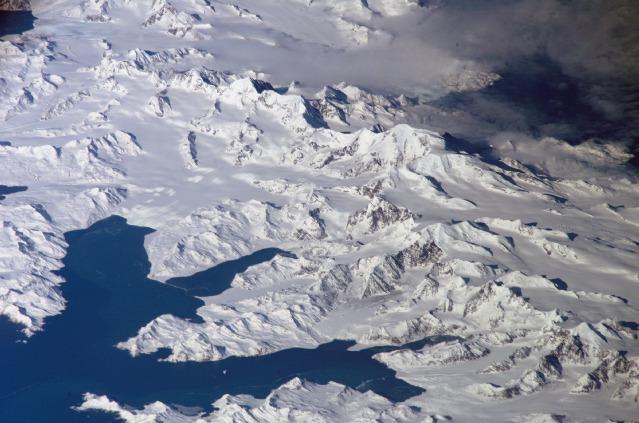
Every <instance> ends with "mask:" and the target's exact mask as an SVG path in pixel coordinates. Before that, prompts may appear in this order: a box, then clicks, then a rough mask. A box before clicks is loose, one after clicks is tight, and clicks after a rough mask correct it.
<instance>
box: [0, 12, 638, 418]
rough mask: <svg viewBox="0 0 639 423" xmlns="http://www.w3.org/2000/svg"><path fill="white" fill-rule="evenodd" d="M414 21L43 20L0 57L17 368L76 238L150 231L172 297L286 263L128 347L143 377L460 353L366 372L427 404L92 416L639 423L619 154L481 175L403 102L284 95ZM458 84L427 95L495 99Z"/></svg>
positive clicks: (406, 97) (631, 238) (314, 92)
mask: <svg viewBox="0 0 639 423" xmlns="http://www.w3.org/2000/svg"><path fill="white" fill-rule="evenodd" d="M421 3H423V2H418V1H411V0H368V1H359V0H342V1H339V0H316V1H313V0H265V1H248V0H233V1H214V0H136V1H133V0H55V1H53V0H52V1H41V2H39V1H32V8H33V13H34V15H35V16H37V17H38V21H37V23H36V28H35V29H34V30H32V31H29V32H27V33H25V34H23V35H16V36H9V37H5V39H4V40H1V41H0V93H1V95H0V97H1V98H2V100H1V101H0V121H2V124H1V125H0V140H1V141H0V164H1V165H2V169H3V170H2V173H1V174H0V184H2V185H6V186H26V187H27V190H26V191H22V192H18V193H13V194H10V195H7V196H6V198H5V199H2V200H0V219H1V220H2V227H1V229H0V314H2V315H4V316H6V317H7V318H9V319H10V320H11V321H13V322H15V323H17V324H18V325H20V327H21V328H22V330H23V332H24V334H25V335H26V336H27V340H26V342H29V341H28V337H29V336H34V334H37V332H39V331H46V330H47V325H46V323H47V318H49V317H51V316H54V315H56V314H59V313H64V309H65V298H64V297H63V295H61V291H60V285H61V284H63V283H64V282H65V281H64V280H63V279H62V278H61V277H60V276H58V275H57V274H56V270H58V269H59V268H60V267H61V266H62V262H61V260H62V258H63V257H64V255H65V251H66V244H65V240H64V235H63V234H64V233H65V232H67V231H70V230H74V229H80V228H85V227H87V226H88V225H90V224H91V223H93V222H95V221H97V220H100V219H101V218H104V217H107V216H109V215H112V214H118V215H122V216H124V217H125V218H127V219H128V221H129V222H131V223H132V224H136V225H142V226H149V227H152V228H154V229H156V232H155V233H153V234H152V235H149V236H148V237H147V238H146V243H145V248H146V250H147V252H148V255H149V259H150V261H151V274H150V277H151V278H153V279H156V280H159V281H166V280H167V279H169V278H173V277H176V276H185V275H190V274H193V273H195V272H197V271H201V270H204V269H207V268H209V267H212V266H214V265H216V264H219V263H222V262H224V261H227V260H232V259H236V258H238V257H242V256H245V255H247V254H249V253H251V252H254V251H256V250H259V249H261V248H265V247H277V248H280V249H283V250H286V251H289V252H291V253H293V255H291V256H284V255H280V256H276V257H275V258H274V259H272V260H271V261H269V262H267V263H262V264H260V265H257V266H254V267H251V268H249V269H248V270H247V271H246V272H244V273H242V274H239V275H238V276H236V278H235V279H234V280H233V282H232V287H231V288H230V289H229V290H227V291H225V292H223V293H222V294H220V295H217V296H214V297H206V298H204V301H205V305H204V306H203V307H202V308H200V309H199V310H198V314H199V315H200V316H201V317H202V319H203V323H198V322H192V321H187V320H183V319H180V318H178V317H175V316H172V315H163V316H159V317H157V318H156V319H154V320H152V321H150V322H148V324H147V325H145V326H144V327H141V328H140V329H139V331H138V333H137V335H135V336H134V337H132V338H130V339H122V340H121V342H120V343H119V344H118V345H117V348H121V349H124V350H127V351H128V352H130V354H132V355H134V356H135V355H141V354H150V353H153V352H156V351H158V350H159V349H161V348H168V349H169V350H170V351H171V354H170V355H169V356H168V358H167V360H169V361H174V362H180V361H215V360H221V359H224V358H226V357H231V356H255V355H264V354H268V353H271V352H275V351H280V350H283V349H287V348H292V347H308V348H313V347H316V346H318V345H319V344H321V343H324V342H327V341H330V340H334V339H348V340H355V341H356V342H357V346H359V347H363V346H372V345H402V344H405V343H407V342H411V341H416V340H419V339H422V338H424V337H427V336H432V335H451V336H455V337H457V340H454V341H449V342H446V343H441V344H437V345H426V346H424V347H423V348H421V349H419V350H409V349H406V350H397V351H392V352H385V353H379V354H377V355H376V356H375V359H376V360H378V361H380V362H381V363H384V364H385V365H386V366H388V367H390V368H391V369H394V370H396V371H397V374H398V376H399V377H400V378H402V379H404V380H406V381H408V382H409V383H411V384H413V385H415V386H419V387H422V388H424V389H426V392H425V393H424V394H422V395H420V396H417V397H414V398H411V399H409V400H407V401H405V402H403V403H393V402H391V401H389V400H387V399H385V398H383V397H381V396H379V395H376V394H373V393H371V392H368V393H361V392H358V391H356V390H352V389H350V388H347V387H345V386H342V385H339V384H337V383H333V382H332V383H329V384H327V385H321V384H314V383H310V382H307V381H304V380H303V379H293V380H291V381H288V382H286V383H284V384H283V385H282V386H281V387H279V388H278V389H276V390H275V391H273V392H272V393H271V394H270V395H269V396H268V398H266V399H256V398H252V397H248V396H245V395H239V396H225V397H223V398H222V399H220V400H218V401H217V402H216V403H215V407H216V410H215V411H214V413H212V414H210V415H199V416H197V417H193V416H188V415H186V414H182V413H181V412H180V410H179V409H177V408H174V407H171V406H170V405H167V404H162V403H153V404H149V405H148V406H146V407H145V408H144V409H140V410H134V409H130V408H129V407H127V406H126V404H117V403H116V402H114V401H111V400H109V399H108V398H107V397H104V396H98V395H94V394H93V393H87V394H86V396H85V400H84V402H83V403H82V404H78V410H79V412H81V410H87V409H101V410H106V411H111V412H114V413H117V414H118V415H119V417H121V418H122V419H124V420H126V421H131V422H138V421H166V422H171V421H209V420H210V421H441V420H444V421H445V420H450V419H452V420H455V421H539V422H541V421H604V420H606V419H611V420H614V421H618V420H632V418H633V417H634V418H636V417H637V414H636V410H637V401H638V400H639V341H638V335H639V334H638V331H639V324H638V323H637V322H639V260H638V259H637V258H638V254H639V184H637V181H636V179H635V177H634V176H633V175H632V174H631V173H625V172H624V171H623V170H620V169H622V167H623V164H624V163H625V162H626V161H627V160H628V159H629V158H630V155H629V153H628V152H627V151H625V150H624V149H623V148H622V147H617V146H614V145H607V146H601V145H598V144H596V143H593V142H585V143H582V144H580V145H577V146H571V145H568V144H566V143H564V142H562V141H561V140H556V139H549V138H546V139H542V140H538V144H536V147H535V148H543V149H544V150H545V154H547V155H548V156H553V157H561V158H562V162H560V163H559V164H558V163H557V162H554V163H553V164H552V165H546V163H545V162H544V161H541V160H540V161H535V162H533V161H528V160H527V158H534V157H535V152H534V151H533V152H532V153H531V152H529V151H527V149H531V147H530V146H523V145H522V146H519V145H516V144H511V148H502V149H500V150H499V157H495V156H490V157H489V156H488V155H486V154H483V155H480V154H471V153H469V152H466V151H464V149H461V148H459V145H458V144H457V143H456V142H455V138H454V137H452V136H450V135H448V134H440V133H437V132H434V131H432V130H429V129H428V126H427V125H425V124H424V122H422V121H420V120H418V119H416V117H415V113H416V112H415V110H416V107H415V106H416V105H417V103H418V102H419V99H418V98H417V96H415V95H411V93H404V94H401V95H400V94H388V93H380V92H377V91H369V90H366V89H364V88H360V87H357V86H354V85H351V84H350V83H349V81H348V80H346V81H344V82H339V81H335V83H332V84H330V85H327V86H325V87H315V86H313V84H312V83H309V82H308V79H305V78H307V76H305V75H303V74H300V76H299V78H295V79H298V80H300V81H303V82H301V83H300V82H296V81H295V80H286V78H287V77H288V76H289V75H290V74H293V73H294V72H295V69H296V67H295V65H296V64H295V61H294V60H293V59H292V58H291V57H290V56H291V55H289V57H288V60H289V63H287V64H284V65H283V64H282V61H283V60H284V57H286V56H285V54H286V53H285V52H286V51H287V49H288V48H289V47H288V46H289V45H290V44H295V45H297V46H302V47H301V48H303V49H308V50H309V51H313V49H315V50H316V51H333V50H334V51H358V50H359V49H366V48H368V47H367V46H369V45H370V46H379V45H387V46H389V48H392V46H393V39H394V33H393V32H392V31H391V30H390V29H388V28H392V25H390V24H388V23H389V22H393V20H394V19H398V17H402V16H408V15H410V14H415V13H428V8H429V7H436V5H430V6H425V5H423V4H421ZM387 24H388V25H387ZM297 48H300V47H297ZM265 52H272V54H273V56H274V59H271V60H269V58H268V57H267V56H268V55H267V54H266V53H265ZM244 55H246V57H243V56H244ZM273 60H274V61H278V60H279V61H280V62H278V63H274V62H273ZM282 66H285V67H287V68H288V71H287V72H286V74H282V73H278V72H277V71H278V69H280V67H282ZM468 66H469V65H468V64H460V66H459V67H457V68H453V69H448V70H447V72H446V73H445V74H443V76H442V78H441V79H440V86H439V87H438V89H441V90H454V91H466V90H476V89H480V88H482V87H484V86H487V85H489V84H491V83H493V82H494V81H495V80H497V79H498V78H499V75H496V74H492V73H490V72H484V71H482V70H481V69H480V68H477V69H471V68H469V67H468ZM304 68H305V65H303V64H300V66H299V69H300V70H299V72H300V73H303V72H304ZM282 75H284V76H282ZM418 122H419V123H418ZM533 150H534V149H533ZM611 169H612V170H611Z"/></svg>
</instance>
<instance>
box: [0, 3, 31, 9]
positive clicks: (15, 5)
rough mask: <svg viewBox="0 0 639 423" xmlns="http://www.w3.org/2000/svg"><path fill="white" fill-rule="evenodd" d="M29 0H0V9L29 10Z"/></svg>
mask: <svg viewBox="0 0 639 423" xmlns="http://www.w3.org/2000/svg"><path fill="white" fill-rule="evenodd" d="M29 10H31V2H30V0H0V11H12V12H14V11H25V12H26V11H29Z"/></svg>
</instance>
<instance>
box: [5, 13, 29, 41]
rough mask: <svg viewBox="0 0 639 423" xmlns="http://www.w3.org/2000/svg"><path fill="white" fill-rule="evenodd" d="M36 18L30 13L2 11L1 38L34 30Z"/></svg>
mask: <svg viewBox="0 0 639 423" xmlns="http://www.w3.org/2000/svg"><path fill="white" fill-rule="evenodd" d="M35 21H36V17H35V16H33V13H31V12H30V11H24V10H0V37H4V36H5V35H11V34H22V33H23V32H26V31H29V30H31V29H33V24H34V22H35Z"/></svg>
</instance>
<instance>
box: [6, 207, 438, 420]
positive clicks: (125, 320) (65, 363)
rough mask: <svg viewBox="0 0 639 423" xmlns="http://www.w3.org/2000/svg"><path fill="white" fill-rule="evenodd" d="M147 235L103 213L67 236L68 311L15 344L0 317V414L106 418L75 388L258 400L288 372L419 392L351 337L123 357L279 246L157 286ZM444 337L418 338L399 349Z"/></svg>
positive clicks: (118, 396)
mask: <svg viewBox="0 0 639 423" xmlns="http://www.w3.org/2000/svg"><path fill="white" fill-rule="evenodd" d="M151 232H152V230H151V229H148V228H143V227H136V226H130V225H128V224H127V223H126V221H125V220H124V219H123V218H121V217H111V218H108V219H105V220H103V221H100V222H98V223H96V224H94V225H93V226H91V227H90V228H88V229H86V230H81V231H74V232H69V233H67V234H66V240H67V242H68V244H69V248H68V253H67V256H66V257H65V259H64V268H63V269H62V270H61V271H60V274H61V275H62V276H63V277H64V278H65V279H66V281H67V282H66V283H65V284H63V286H62V291H63V295H64V297H65V298H66V299H67V300H68V303H67V309H66V310H65V311H64V313H62V314H61V315H59V316H55V317H52V318H50V319H48V321H47V324H46V327H45V331H44V332H41V333H38V334H36V335H35V336H33V337H32V338H31V339H29V340H28V342H26V343H25V342H16V341H19V338H20V336H19V335H18V334H17V331H16V328H15V327H14V326H13V325H10V324H8V323H7V322H2V324H0V375H2V376H1V379H0V421H2V422H5V421H6V422H40V421H43V422H44V421H46V422H74V421H87V420H89V421H111V419H112V418H113V416H111V415H107V414H101V413H78V412H75V411H73V410H72V409H71V408H70V407H71V406H73V405H78V404H79V403H80V402H81V400H82V394H83V393H84V392H93V393H96V394H105V395H109V396H110V397H111V398H113V399H115V400H117V401H120V402H122V403H125V404H129V405H132V406H136V407H139V406H142V405H143V404H145V403H149V402H151V401H155V400H160V401H164V402H166V403H169V404H176V405H183V406H196V407H201V408H203V409H209V407H210V404H211V402H212V401H214V400H215V399H217V398H219V397H220V396H221V395H223V394H224V393H230V394H239V393H246V394H251V395H254V396H257V397H264V396H266V395H267V394H268V393H269V392H270V391H271V390H272V389H273V388H275V387H277V386H279V385H281V384H282V383H284V382H286V381H288V380H290V379H291V378H293V377H295V376H300V377H302V378H304V379H307V380H310V381H314V382H319V383H326V382H328V381H331V380H332V381H336V382H340V383H343V384H346V385H348V386H351V387H354V388H356V389H359V390H361V391H365V390H369V389H370V390H373V391H374V392H377V393H379V394H381V395H384V396H385V397H387V398H389V399H392V400H404V399H406V398H409V397H411V396H414V395H417V394H419V393H421V392H423V390H422V389H420V388H417V387H414V386H412V385H409V384H407V383H406V382H404V381H402V380H400V379H397V378H396V377H395V372H394V371H392V370H390V369H388V368H386V367H385V366H383V365H382V364H380V363H378V362H377V361H375V360H373V359H372V358H371V356H372V355H373V354H375V353H377V352H379V351H382V350H388V348H370V349H367V350H363V351H357V352H355V351H348V348H349V347H350V346H352V345H353V343H352V342H345V341H336V342H331V343H328V344H325V345H322V346H320V347H319V348H317V349H299V348H298V349H289V350H285V351H281V352H277V353H274V354H270V355H267V356H262V357H252V358H229V359H225V360H222V361H219V362H207V363H195V362H189V363H177V364H175V363H167V362H161V361H158V359H159V358H161V357H166V356H167V355H168V351H162V352H160V353H157V354H154V355H151V356H142V357H137V358H132V357H131V356H130V355H129V354H128V353H127V352H125V351H121V350H118V349H116V348H114V347H113V345H115V344H116V343H117V342H119V341H122V340H125V339H127V338H129V337H130V336H133V335H135V334H136V332H137V330H138V328H140V327H141V326H143V325H144V324H146V323H148V322H149V321H150V320H152V319H153V318H154V317H157V316H159V315H161V314H165V313H171V314H174V315H176V316H180V317H182V318H185V319H189V320H192V321H196V322H197V321H201V320H200V318H199V316H197V315H196V313H195V311H196V309H197V308H198V307H200V306H201V305H202V304H203V303H202V301H201V300H199V299H198V298H195V297H193V296H192V292H193V290H194V291H195V292H207V293H216V292H221V291H223V290H224V289H226V288H227V287H228V286H229V284H230V281H231V280H232V278H233V275H234V274H235V273H234V272H240V271H243V270H244V269H246V268H247V267H248V266H249V265H253V264H257V263H259V262H261V261H265V260H269V259H270V258H272V257H273V256H274V255H275V254H278V253H283V252H280V251H279V250H274V249H269V250H262V251H259V252H257V253H254V254H253V255H250V256H247V257H245V258H242V259H240V260H236V261H233V262H228V263H224V264H221V265H219V266H217V267H214V268H212V269H210V270H207V271H206V272H201V273H198V274H196V275H194V276H193V277H191V278H179V279H173V280H170V281H168V284H161V283H158V282H156V281H153V280H150V279H148V278H147V277H146V276H147V274H148V272H149V269H150V264H149V261H148V258H147V255H146V252H145V250H144V247H143V242H144V237H145V235H148V234H149V233H151ZM172 284H173V285H175V286H172ZM178 286H179V287H178ZM183 288H186V289H183ZM445 339H447V338H433V339H426V340H423V341H421V342H418V343H413V344H409V345H407V347H410V348H417V347H421V346H422V345H424V344H425V343H434V342H439V341H441V340H445Z"/></svg>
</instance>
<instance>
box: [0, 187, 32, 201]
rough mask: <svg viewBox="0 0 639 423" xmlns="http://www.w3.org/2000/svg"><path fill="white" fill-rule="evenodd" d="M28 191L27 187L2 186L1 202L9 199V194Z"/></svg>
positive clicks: (0, 188) (0, 190) (0, 191)
mask: <svg viewBox="0 0 639 423" xmlns="http://www.w3.org/2000/svg"><path fill="white" fill-rule="evenodd" d="M26 190H27V187H23V186H14V187H10V186H7V185H0V200H4V199H5V198H7V195H9V194H15V193H16V192H22V191H26Z"/></svg>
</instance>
